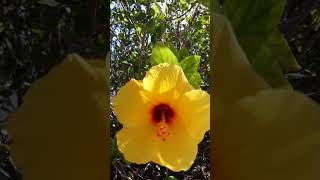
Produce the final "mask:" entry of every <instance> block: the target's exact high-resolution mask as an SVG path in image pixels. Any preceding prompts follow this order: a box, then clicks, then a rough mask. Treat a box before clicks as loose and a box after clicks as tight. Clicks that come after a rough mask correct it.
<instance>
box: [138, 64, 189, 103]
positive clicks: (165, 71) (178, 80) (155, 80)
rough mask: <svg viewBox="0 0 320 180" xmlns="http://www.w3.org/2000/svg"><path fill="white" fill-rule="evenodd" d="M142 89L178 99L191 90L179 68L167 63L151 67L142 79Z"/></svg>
mask: <svg viewBox="0 0 320 180" xmlns="http://www.w3.org/2000/svg"><path fill="white" fill-rule="evenodd" d="M143 88H144V89H146V90H147V91H150V92H152V93H155V94H157V95H160V94H164V93H167V92H169V91H170V90H173V91H172V92H170V93H169V94H170V96H171V97H178V96H180V95H182V94H183V93H185V92H188V91H190V90H192V89H193V88H192V86H191V85H190V84H189V82H188V80H187V78H186V77H185V75H184V73H183V71H182V69H181V67H180V66H177V65H171V64H168V63H163V64H159V65H157V66H154V67H152V68H151V69H150V70H149V71H148V72H147V73H146V76H145V78H144V79H143Z"/></svg>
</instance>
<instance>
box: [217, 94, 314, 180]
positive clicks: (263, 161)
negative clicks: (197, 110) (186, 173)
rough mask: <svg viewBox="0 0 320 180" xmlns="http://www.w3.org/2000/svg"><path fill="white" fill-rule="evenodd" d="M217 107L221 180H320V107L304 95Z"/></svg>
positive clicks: (259, 97)
mask: <svg viewBox="0 0 320 180" xmlns="http://www.w3.org/2000/svg"><path fill="white" fill-rule="evenodd" d="M219 105H220V106H218V105H216V106H214V108H216V109H215V111H214V115H215V117H214V118H215V119H216V120H215V124H214V132H215V136H214V143H213V144H214V147H213V148H214V150H213V151H214V158H213V162H214V163H215V167H216V168H215V169H214V172H213V173H214V176H215V178H216V179H228V180H242V179H243V180H251V179H252V180H254V179H261V180H267V179H274V180H283V179H296V180H298V179H304V180H314V179H319V178H320V175H319V173H318V168H317V164H318V162H319V161H320V154H319V152H320V121H319V120H320V107H319V105H318V104H317V103H315V102H313V101H312V100H310V99H309V98H307V97H305V96H304V95H302V94H300V93H298V92H292V91H286V90H267V91H262V92H260V93H259V94H257V95H256V96H252V97H246V98H244V99H242V100H241V101H239V103H237V104H234V105H226V104H224V105H223V104H219Z"/></svg>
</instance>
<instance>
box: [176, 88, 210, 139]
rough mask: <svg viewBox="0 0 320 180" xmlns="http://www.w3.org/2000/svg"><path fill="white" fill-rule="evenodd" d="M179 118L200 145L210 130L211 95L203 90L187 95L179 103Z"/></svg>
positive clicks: (190, 92) (193, 91)
mask: <svg viewBox="0 0 320 180" xmlns="http://www.w3.org/2000/svg"><path fill="white" fill-rule="evenodd" d="M177 111H178V112H179V118H180V119H181V120H182V121H183V123H184V124H185V126H186V128H187V130H188V132H189V133H190V134H191V136H192V137H193V138H194V139H196V141H197V142H198V143H200V141H201V140H202V139H203V137H204V134H205V133H206V132H207V131H208V130H209V129H210V95H209V94H208V93H206V92H205V91H202V90H198V89H197V90H192V91H189V92H187V93H185V94H184V95H183V96H182V98H181V99H180V100H179V101H178V103H177Z"/></svg>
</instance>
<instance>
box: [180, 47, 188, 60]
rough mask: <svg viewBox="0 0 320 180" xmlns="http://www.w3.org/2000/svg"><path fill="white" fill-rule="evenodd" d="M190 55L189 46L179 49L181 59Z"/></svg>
mask: <svg viewBox="0 0 320 180" xmlns="http://www.w3.org/2000/svg"><path fill="white" fill-rule="evenodd" d="M188 56H189V52H188V49H187V48H182V49H180V51H179V61H181V60H183V59H184V58H186V57H188Z"/></svg>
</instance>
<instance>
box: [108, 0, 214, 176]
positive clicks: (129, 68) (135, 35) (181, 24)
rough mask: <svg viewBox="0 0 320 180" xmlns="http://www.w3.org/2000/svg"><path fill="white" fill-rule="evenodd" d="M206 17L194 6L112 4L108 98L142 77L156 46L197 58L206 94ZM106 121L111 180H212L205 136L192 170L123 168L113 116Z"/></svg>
mask: <svg viewBox="0 0 320 180" xmlns="http://www.w3.org/2000/svg"><path fill="white" fill-rule="evenodd" d="M209 16H210V15H209V9H208V8H207V7H204V6H203V5H202V4H199V3H198V2H197V1H195V0H191V1H186V0H179V1H177V0H166V1H165V0H162V1H157V2H155V1H144V0H126V1H111V69H110V77H111V87H110V94H111V98H112V96H114V95H115V94H116V92H117V91H118V89H119V88H120V87H121V86H123V85H124V84H125V83H126V82H127V81H128V80H130V79H131V78H135V79H142V78H143V77H144V75H145V72H146V71H147V70H148V69H150V67H151V61H150V55H151V50H152V47H154V45H155V43H156V42H159V41H160V42H162V43H164V44H166V46H167V47H170V49H171V50H172V51H176V50H177V51H180V54H183V55H184V56H188V54H190V55H199V56H201V61H200V65H199V69H198V70H199V72H200V75H201V76H202V79H203V81H204V83H203V85H202V86H201V88H202V89H204V90H207V91H209V79H210V77H209V72H210V67H209V41H210V39H209ZM175 49H176V50H175ZM178 54H179V53H178ZM110 118H111V135H110V136H111V139H112V142H113V146H112V147H111V152H112V157H111V160H112V169H111V172H112V174H111V177H113V178H114V179H120V178H124V179H128V178H131V179H168V178H178V179H183V178H184V179H209V178H210V173H209V168H210V166H209V159H210V156H209V152H210V150H209V143H210V140H209V139H210V138H209V134H206V136H205V139H204V140H203V142H202V143H201V144H200V145H199V150H200V151H199V154H198V156H197V159H196V162H195V163H194V165H193V166H192V167H191V169H190V170H188V171H186V172H180V173H174V172H172V171H170V170H168V169H166V168H164V167H160V166H158V165H156V164H154V163H148V164H146V165H136V164H132V163H128V162H126V161H125V160H124V159H123V156H122V155H121V154H120V153H119V152H118V151H117V147H116V140H115V138H114V136H115V133H116V132H117V131H118V130H119V129H121V125H120V124H119V122H118V121H117V120H116V117H115V116H114V114H111V115H110Z"/></svg>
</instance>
